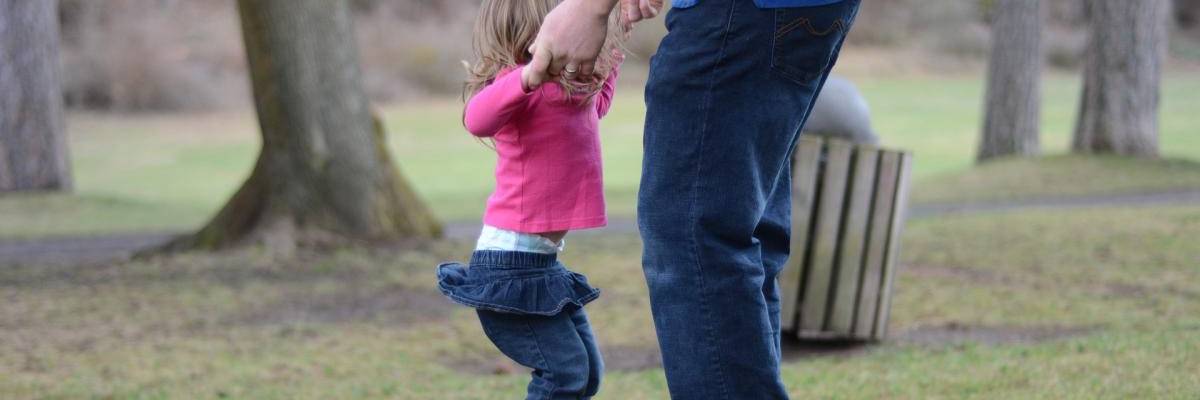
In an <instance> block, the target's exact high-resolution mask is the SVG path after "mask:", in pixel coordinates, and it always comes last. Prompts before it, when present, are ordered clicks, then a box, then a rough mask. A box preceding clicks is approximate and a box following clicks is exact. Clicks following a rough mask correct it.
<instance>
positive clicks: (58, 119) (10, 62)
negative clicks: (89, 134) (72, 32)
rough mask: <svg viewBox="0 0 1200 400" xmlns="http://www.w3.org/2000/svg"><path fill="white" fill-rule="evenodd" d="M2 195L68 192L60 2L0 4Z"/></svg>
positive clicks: (3, 1) (13, 0)
mask: <svg viewBox="0 0 1200 400" xmlns="http://www.w3.org/2000/svg"><path fill="white" fill-rule="evenodd" d="M0 57H3V58H0V192H4V191H18V190H70V189H71V171H70V162H69V158H68V155H67V143H66V133H65V132H64V127H63V125H64V124H63V105H62V81H61V80H62V78H61V76H60V75H61V74H60V71H59V69H60V68H59V63H58V2H57V1H54V0H39V1H30V0H0Z"/></svg>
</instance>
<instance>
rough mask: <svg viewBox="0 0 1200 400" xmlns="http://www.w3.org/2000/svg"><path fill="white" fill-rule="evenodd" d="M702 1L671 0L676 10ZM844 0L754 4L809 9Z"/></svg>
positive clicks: (769, 0) (783, 0) (780, 0)
mask: <svg viewBox="0 0 1200 400" xmlns="http://www.w3.org/2000/svg"><path fill="white" fill-rule="evenodd" d="M699 1H700V0H671V6H672V7H675V8H688V7H691V6H694V5H696V3H697V2H699ZM839 1H842V0H754V4H756V5H758V7H759V8H783V7H809V6H823V5H826V4H833V3H837V2H839Z"/></svg>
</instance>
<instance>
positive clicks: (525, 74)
mask: <svg viewBox="0 0 1200 400" xmlns="http://www.w3.org/2000/svg"><path fill="white" fill-rule="evenodd" d="M534 75H535V72H533V69H532V68H529V66H525V67H522V68H521V89H522V90H524V91H525V93H529V92H532V91H533V89H536V88H537V86H541V82H540V81H539V80H538V78H537V77H535V76H534Z"/></svg>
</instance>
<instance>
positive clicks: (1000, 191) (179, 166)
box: [0, 73, 1200, 237]
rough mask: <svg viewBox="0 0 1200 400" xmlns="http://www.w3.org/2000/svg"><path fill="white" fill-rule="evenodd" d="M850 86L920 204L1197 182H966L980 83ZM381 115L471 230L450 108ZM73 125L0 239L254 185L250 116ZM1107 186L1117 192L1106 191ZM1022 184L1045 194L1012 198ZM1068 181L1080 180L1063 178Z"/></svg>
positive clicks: (1091, 169)
mask: <svg viewBox="0 0 1200 400" xmlns="http://www.w3.org/2000/svg"><path fill="white" fill-rule="evenodd" d="M857 81H858V82H859V85H860V87H861V89H862V91H863V92H864V94H865V95H866V96H867V98H868V100H869V101H870V103H871V105H872V108H873V110H874V112H875V125H876V128H877V130H879V131H880V132H881V134H882V136H883V139H884V142H885V144H886V145H888V146H893V147H900V148H905V149H909V150H912V151H914V152H915V154H916V157H917V162H916V164H915V174H916V176H917V179H918V181H917V184H916V189H915V190H914V198H915V200H917V201H954V200H970V199H988V198H1003V197H1005V196H1014V195H1023V196H1024V195H1029V196H1042V195H1062V194H1086V193H1093V192H1095V191H1097V190H1102V191H1103V190H1107V191H1118V192H1120V191H1129V190H1164V189H1176V188H1179V187H1189V186H1190V187H1195V186H1196V182H1197V176H1198V175H1200V172H1198V171H1200V168H1197V167H1196V165H1195V164H1193V163H1188V162H1184V161H1167V162H1162V163H1140V162H1134V161H1131V160H1121V159H1100V160H1094V161H1093V160H1085V159H1077V158H1072V157H1065V158H1052V159H1051V160H1048V161H1046V162H1028V161H1023V162H1016V163H1013V164H1014V165H1016V167H1014V168H1011V169H1010V168H1007V167H1003V168H1001V167H993V168H984V169H979V170H971V169H969V167H970V166H971V160H972V158H973V154H974V150H973V149H974V147H975V141H976V139H977V137H976V136H977V130H978V125H979V120H980V112H981V111H980V107H981V102H982V85H983V83H982V80H980V79H979V78H978V77H977V76H970V75H967V76H957V77H932V76H920V75H917V76H907V77H896V76H892V77H883V78H880V77H871V76H865V77H861V78H860V79H857ZM1163 91H1164V92H1163V104H1162V133H1161V142H1162V150H1163V154H1164V156H1166V157H1167V158H1172V159H1191V160H1200V134H1197V133H1198V132H1197V130H1198V129H1200V128H1197V127H1200V113H1197V112H1196V105H1197V104H1200V78H1197V77H1195V76H1190V75H1185V74H1184V73H1175V74H1168V76H1167V77H1166V79H1165V82H1164V85H1163ZM1078 92H1079V82H1078V79H1077V78H1076V77H1072V76H1066V75H1053V74H1052V75H1049V76H1048V77H1047V80H1046V81H1045V97H1044V101H1043V103H1044V105H1045V107H1044V117H1043V120H1044V123H1043V127H1044V133H1043V146H1044V148H1045V149H1046V152H1047V153H1049V154H1056V153H1062V152H1064V151H1065V149H1066V145H1067V142H1068V138H1069V133H1070V130H1071V128H1072V125H1073V121H1074V113H1075V107H1076V106H1075V104H1076V98H1077V97H1078ZM619 95H620V98H619V99H618V100H617V102H616V103H615V105H614V108H613V111H612V113H611V114H610V116H609V117H608V118H607V119H606V120H605V121H603V127H602V132H603V133H602V135H603V141H604V162H605V178H606V184H607V188H608V197H609V205H610V211H611V214H612V215H614V216H631V215H632V214H633V211H634V203H635V195H636V190H637V182H638V174H639V171H640V168H641V121H642V115H643V113H644V109H643V107H642V101H641V93H640V90H638V89H637V88H636V86H635V87H625V88H622V89H620V93H619ZM383 111H384V115H385V118H386V120H387V124H388V127H389V129H390V131H391V133H392V134H391V136H390V144H391V147H392V150H393V151H394V152H395V155H396V158H397V159H398V160H400V163H401V169H403V170H404V172H405V173H406V174H407V175H408V176H409V177H410V178H411V181H412V182H413V184H414V185H416V187H417V190H418V191H419V192H420V193H421V194H422V195H424V197H425V198H426V199H427V200H428V201H429V203H430V204H431V205H432V206H433V208H434V211H435V212H436V213H437V214H438V215H439V216H441V217H442V218H443V219H446V220H454V221H461V220H474V219H476V218H478V216H479V214H480V212H481V210H482V204H483V200H484V199H485V197H486V196H487V194H488V192H489V191H490V190H491V185H492V183H491V179H492V178H491V174H490V171H491V166H492V163H493V162H494V155H493V154H492V153H491V150H489V149H488V148H486V147H484V146H483V145H482V144H481V143H479V142H477V141H476V140H474V139H473V138H471V137H470V136H469V135H467V134H466V133H465V132H464V131H463V130H462V128H461V126H460V124H459V122H458V121H459V117H460V113H461V107H460V105H459V104H458V102H456V101H454V100H451V99H441V100H431V101H429V102H427V103H419V104H418V103H410V104H405V105H402V106H395V107H387V108H384V109H383ZM68 126H69V130H70V133H71V135H70V146H71V153H72V154H71V155H72V161H73V167H74V172H75V178H76V182H77V191H76V194H75V195H71V196H57V195H50V196H46V195H32V196H6V197H4V198H0V237H29V236H46V235H62V234H82V233H99V232H108V231H114V230H115V231H136V230H184V229H190V228H194V227H196V226H197V225H199V224H200V223H202V222H203V221H204V220H205V219H206V218H208V217H209V216H210V215H212V214H213V213H215V211H216V209H217V207H219V206H220V205H221V204H222V203H223V202H224V200H226V199H227V198H228V196H229V195H230V194H231V193H232V192H233V191H234V190H235V189H236V187H237V185H238V184H239V183H240V182H241V180H242V179H244V178H245V176H246V175H247V174H248V173H249V171H250V168H251V165H252V164H253V160H254V156H255V153H256V151H257V146H258V138H257V133H256V129H257V128H256V123H255V120H254V116H253V115H251V114H247V113H232V114H212V115H168V116H155V115H91V114H75V115H72V116H71V117H70V120H69V121H68ZM1113 174H1116V176H1117V179H1120V180H1122V181H1123V182H1125V184H1123V185H1109V184H1107V183H1105V182H1103V181H1105V180H1109V179H1113V176H1114V175H1113ZM1042 175H1045V176H1044V177H1043V176H1042ZM1151 175H1153V176H1151ZM1030 176H1032V177H1033V178H1034V179H1031V180H1033V181H1038V182H1043V183H1044V184H1041V185H1038V186H1028V187H1022V188H1020V189H1012V186H1011V184H1012V183H1020V182H1021V181H1022V180H1025V179H1027V178H1029V177H1030ZM1076 176H1079V177H1081V178H1080V179H1071V178H1073V177H1076ZM1082 177H1086V178H1082ZM1006 185H1007V186H1006ZM926 188H928V190H925V189H926ZM963 188H968V189H965V190H964V189H963ZM1017 191H1022V192H1019V193H1018V192H1017ZM985 192H986V193H985Z"/></svg>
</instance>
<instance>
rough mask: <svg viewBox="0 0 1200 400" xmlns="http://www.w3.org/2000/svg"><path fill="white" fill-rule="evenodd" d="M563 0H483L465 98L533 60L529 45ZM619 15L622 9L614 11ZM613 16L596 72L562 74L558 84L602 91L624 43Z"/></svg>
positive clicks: (571, 89)
mask: <svg viewBox="0 0 1200 400" xmlns="http://www.w3.org/2000/svg"><path fill="white" fill-rule="evenodd" d="M559 1H560V0H483V2H482V4H481V5H480V8H479V17H478V18H476V19H475V31H474V38H473V40H472V42H473V43H472V44H473V47H474V49H475V63H474V64H470V65H467V81H466V83H465V84H464V85H463V99H464V100H466V99H470V98H471V97H472V96H474V95H475V94H476V93H479V91H480V90H482V89H483V87H484V86H487V85H488V84H490V83H491V82H492V80H494V79H496V75H497V74H499V73H500V71H501V70H503V69H505V68H509V67H515V66H517V65H522V64H527V63H529V61H530V59H531V58H532V55H531V54H530V53H529V46H532V45H533V40H534V39H535V38H536V37H537V34H538V30H539V29H541V27H542V19H544V18H545V17H546V14H549V13H550V10H552V9H554V6H556V5H558V3H559ZM613 14H614V15H619V14H620V13H619V12H616V13H613ZM618 18H619V17H618V16H614V17H613V18H611V19H610V20H611V22H610V24H609V29H608V32H609V35H608V38H607V39H606V40H605V43H604V49H603V50H601V51H600V58H599V59H597V60H596V64H595V68H594V71H595V72H594V73H593V76H590V77H576V79H575V80H568V79H566V78H563V77H561V76H560V77H559V79H558V84H559V85H560V86H562V88H563V90H564V91H565V92H567V94H568V95H569V96H574V95H577V94H583V95H585V96H587V97H591V96H593V95H595V94H596V93H597V92H599V91H600V88H601V86H602V85H603V84H604V80H605V79H607V78H608V74H609V73H610V72H611V71H612V67H613V65H614V62H615V60H614V56H613V54H612V53H613V49H617V48H620V46H621V32H622V30H621V27H620V23H619V21H618V20H617V19H618Z"/></svg>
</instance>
